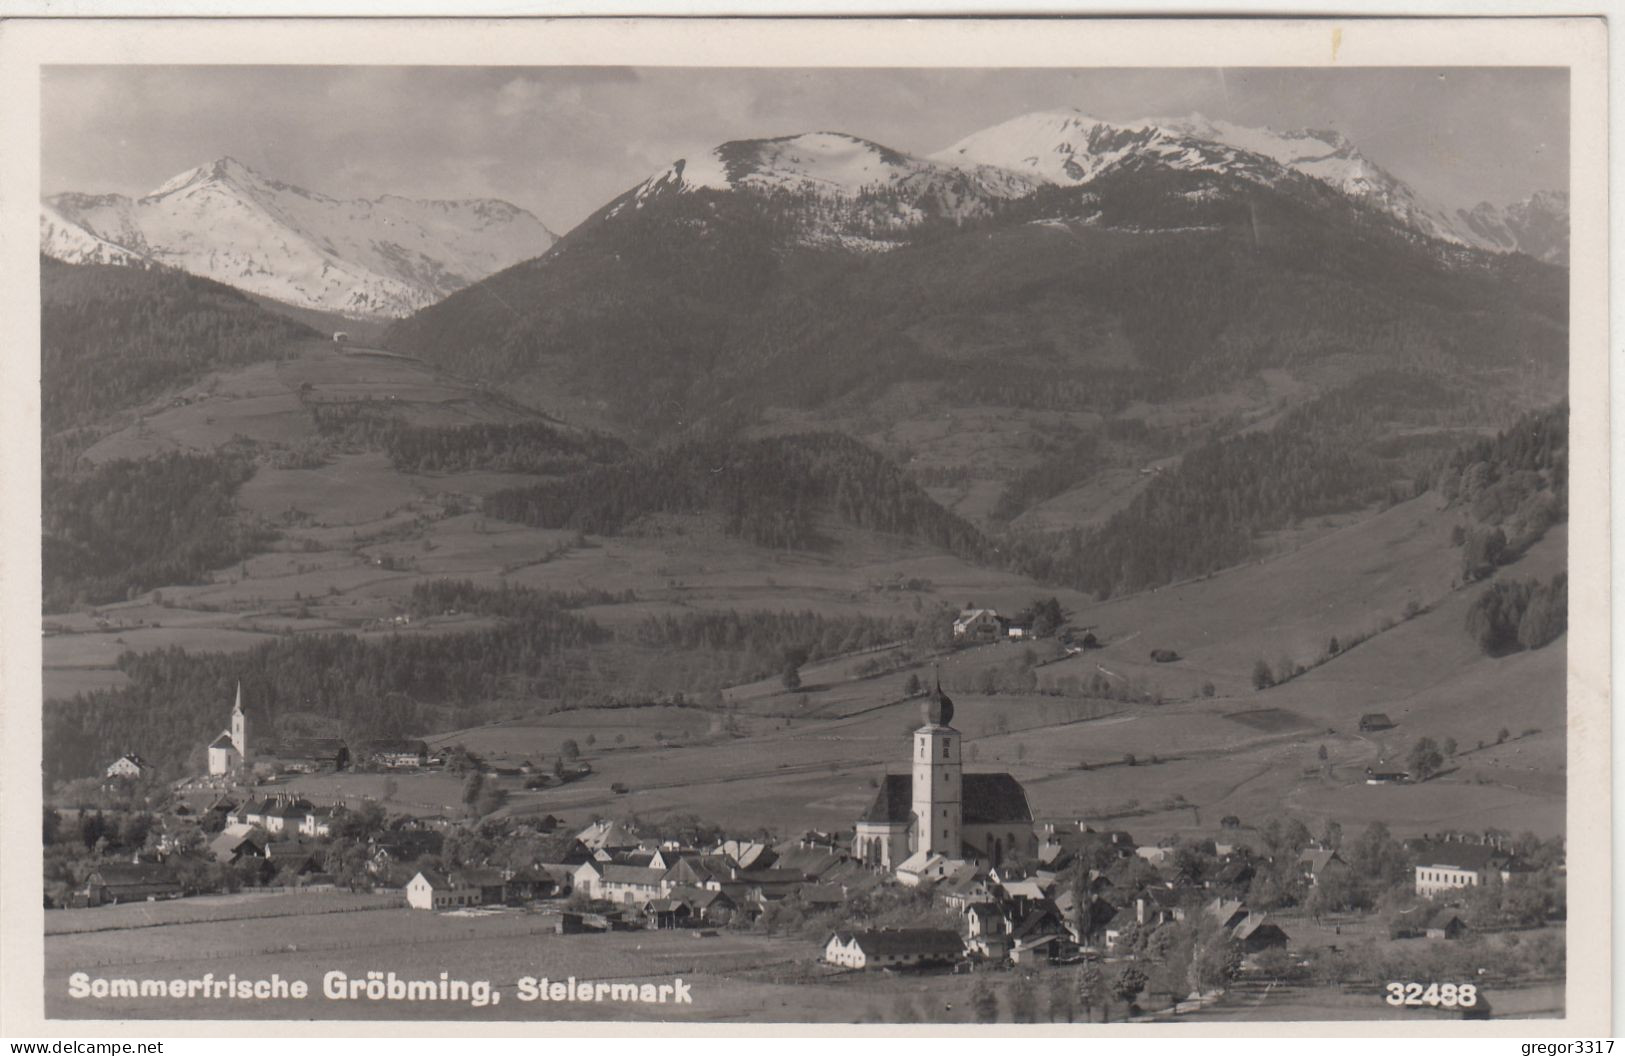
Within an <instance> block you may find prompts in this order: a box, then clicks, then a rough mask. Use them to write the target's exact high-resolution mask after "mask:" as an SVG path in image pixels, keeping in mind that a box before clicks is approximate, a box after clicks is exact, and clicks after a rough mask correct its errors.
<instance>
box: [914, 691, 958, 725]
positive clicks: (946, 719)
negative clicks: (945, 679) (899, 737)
mask: <svg viewBox="0 0 1625 1056" xmlns="http://www.w3.org/2000/svg"><path fill="white" fill-rule="evenodd" d="M920 718H922V719H924V720H925V724H926V725H927V726H951V725H953V721H954V702H953V700H952V698H950V697H949V696H948V694H946V693H944V692H943V691H942V682H941V681H940V680H939V681H938V682H937V688H936V689H933V690H932V691H931V695H930V696H929V697H926V698H925V702H924V703H923V704H921V705H920Z"/></svg>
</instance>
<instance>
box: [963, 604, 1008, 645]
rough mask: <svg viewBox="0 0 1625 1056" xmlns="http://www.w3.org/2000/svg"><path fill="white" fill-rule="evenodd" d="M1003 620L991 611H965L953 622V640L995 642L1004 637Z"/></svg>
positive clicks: (995, 612)
mask: <svg viewBox="0 0 1625 1056" xmlns="http://www.w3.org/2000/svg"><path fill="white" fill-rule="evenodd" d="M1004 627H1005V622H1004V620H1002V619H1000V618H999V614H998V612H997V611H995V610H993V609H965V610H964V611H962V612H961V613H960V614H959V616H958V618H957V619H955V620H954V638H955V640H956V641H965V642H996V641H998V640H999V639H1000V638H1002V637H1004V633H1005V632H1004Z"/></svg>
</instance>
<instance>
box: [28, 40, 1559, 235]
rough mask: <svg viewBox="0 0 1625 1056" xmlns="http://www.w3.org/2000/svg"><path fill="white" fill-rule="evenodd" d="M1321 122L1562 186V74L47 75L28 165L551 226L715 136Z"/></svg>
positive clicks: (476, 71) (282, 70) (1415, 161)
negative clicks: (228, 175) (274, 184)
mask: <svg viewBox="0 0 1625 1056" xmlns="http://www.w3.org/2000/svg"><path fill="white" fill-rule="evenodd" d="M1072 107H1075V108H1077V109H1080V110H1082V111H1084V112H1086V113H1088V114H1090V115H1093V116H1095V117H1099V118H1103V119H1105V120H1114V121H1125V120H1131V119H1135V118H1144V117H1159V116H1184V115H1188V114H1191V113H1201V114H1204V115H1205V116H1207V117H1209V118H1214V119H1224V120H1229V121H1234V122H1236V123H1238V124H1245V125H1268V126H1270V127H1272V128H1275V129H1278V130H1288V129H1297V128H1316V129H1335V130H1337V131H1340V132H1343V133H1344V134H1346V135H1347V136H1349V137H1350V138H1351V139H1352V140H1353V141H1354V142H1355V143H1356V144H1357V145H1358V147H1359V149H1360V151H1361V152H1362V153H1363V154H1364V155H1365V156H1366V157H1368V158H1370V159H1371V160H1372V161H1374V162H1376V163H1377V164H1379V165H1381V166H1382V167H1384V168H1386V169H1388V171H1390V172H1391V173H1393V174H1394V175H1395V176H1398V177H1399V178H1400V179H1402V180H1405V181H1406V182H1407V183H1409V184H1410V185H1411V187H1412V188H1413V189H1414V190H1416V191H1417V192H1418V193H1420V194H1421V195H1423V196H1424V197H1425V198H1428V199H1431V200H1433V201H1434V202H1436V203H1438V204H1440V205H1443V206H1445V207H1447V208H1455V207H1465V206H1471V205H1473V204H1476V203H1477V202H1480V201H1490V202H1492V203H1495V204H1497V205H1505V204H1507V203H1510V202H1512V201H1516V200H1518V199H1520V198H1523V197H1526V196H1527V195H1529V194H1530V193H1532V192H1534V191H1537V190H1547V189H1566V188H1567V186H1568V154H1569V143H1568V120H1567V118H1568V72H1567V70H1566V69H1564V68H1544V69H1516V68H1483V67H1458V68H1449V69H1420V68H1408V69H1347V68H1344V69H1228V70H1219V69H1077V70H1055V69H1044V70H1034V69H1019V70H1008V69H970V70H966V69H952V70H948V69H944V70H886V69H862V70H854V69H694V68H666V67H662V68H640V69H629V68H617V67H552V68H516V67H411V68H409V67H377V66H365V67H363V66H353V67H293V66H282V67H243V66H231V67H227V66H187V67H182V66H118V67H115V66H99V67H89V66H73V67H66V66H64V67H51V68H48V69H47V70H46V71H45V74H44V85H43V98H42V111H43V113H42V118H43V121H42V136H41V139H42V143H41V152H42V153H41V166H42V170H41V177H42V184H43V189H44V192H45V193H46V194H48V195H49V194H55V193H59V192H62V191H70V190H71V191H83V192H88V193H111V192H117V193H122V194H131V195H139V194H144V193H146V192H147V191H150V190H152V189H153V188H155V187H157V186H158V185H159V184H161V183H163V182H164V181H165V180H167V179H168V178H169V177H171V176H173V175H175V174H177V173H179V172H183V171H185V170H186V169H190V168H192V167H194V166H197V165H201V164H203V163H205V162H208V161H212V160H214V159H215V158H219V157H222V156H230V157H234V158H236V159H237V160H238V161H241V162H243V163H244V164H246V165H248V166H249V167H251V168H253V169H256V170H258V171H259V172H260V173H261V174H263V175H265V176H269V177H273V178H276V179H279V180H282V181H284V182H288V183H293V184H296V185H298V186H301V187H304V188H306V189H308V190H313V191H319V192H322V193H324V194H328V195H332V196H335V197H343V198H348V197H376V196H378V195H380V194H386V193H387V194H400V195H406V196H408V197H417V198H472V197H494V198H502V199H505V200H507V201H510V202H513V203H514V204H516V205H519V206H521V207H523V208H525V209H528V210H529V211H531V212H532V213H534V214H535V215H536V216H537V217H539V218H540V219H541V220H542V221H543V222H544V223H545V224H547V225H548V226H549V227H551V228H552V229H553V230H555V231H556V232H559V233H560V234H562V233H564V232H566V231H568V230H569V229H570V228H571V227H572V226H574V225H575V224H576V223H578V222H580V221H581V220H582V219H584V218H586V217H587V216H588V215H589V214H590V213H592V212H593V211H594V210H595V209H597V208H598V207H599V206H601V205H603V204H604V203H605V202H607V201H609V200H610V199H611V198H613V197H614V196H615V195H617V194H619V193H620V192H621V191H624V190H626V189H627V188H629V187H631V186H633V185H634V184H636V183H638V182H640V181H641V180H643V179H645V178H646V177H648V176H650V175H652V174H654V173H655V172H658V171H660V170H662V169H664V168H665V167H666V166H668V165H670V164H671V162H673V161H675V160H676V159H678V158H683V157H691V156H694V155H696V154H698V153H701V152H703V151H706V150H709V149H710V148H711V147H714V146H716V145H717V144H719V143H723V142H726V141H728V140H731V139H750V138H760V137H769V136H783V135H793V134H796V133H799V132H813V131H831V132H848V133H851V134H854V135H858V136H862V137H864V138H866V139H871V140H874V141H875V142H878V143H882V144H885V145H886V146H889V147H892V148H894V149H898V150H903V151H907V152H909V153H915V154H929V153H932V152H934V151H937V150H941V149H942V148H944V147H947V146H948V145H949V144H951V143H953V142H955V141H957V140H959V139H960V138H962V137H963V136H965V135H967V134H969V133H971V132H974V131H977V130H979V129H982V128H986V127H988V126H989V125H994V124H997V123H999V122H1001V121H1004V120H1008V119H1009V118H1012V117H1015V116H1018V115H1020V114H1023V113H1028V112H1030V111H1034V110H1053V109H1062V108H1072Z"/></svg>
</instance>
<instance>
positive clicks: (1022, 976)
mask: <svg viewBox="0 0 1625 1056" xmlns="http://www.w3.org/2000/svg"><path fill="white" fill-rule="evenodd" d="M1004 1000H1005V1003H1006V1004H1008V1005H1009V1006H1010V1018H1011V1019H1013V1020H1015V1021H1016V1022H1017V1023H1035V1022H1037V1021H1038V984H1037V983H1035V982H1033V977H1032V976H1030V975H1028V974H1026V973H1025V972H1021V973H1018V974H1017V975H1016V977H1015V978H1014V979H1012V980H1010V985H1009V986H1008V987H1006V988H1005V991H1004Z"/></svg>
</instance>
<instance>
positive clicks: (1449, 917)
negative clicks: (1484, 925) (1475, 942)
mask: <svg viewBox="0 0 1625 1056" xmlns="http://www.w3.org/2000/svg"><path fill="white" fill-rule="evenodd" d="M1466 930H1467V922H1466V921H1464V920H1462V919H1461V914H1460V913H1458V912H1456V911H1455V910H1453V909H1450V908H1448V907H1446V908H1445V909H1441V910H1439V911H1438V912H1437V913H1435V914H1434V915H1433V916H1432V917H1431V918H1429V920H1428V924H1427V937H1428V938H1430V939H1459V938H1461V936H1462V933H1463V932H1465V931H1466Z"/></svg>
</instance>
